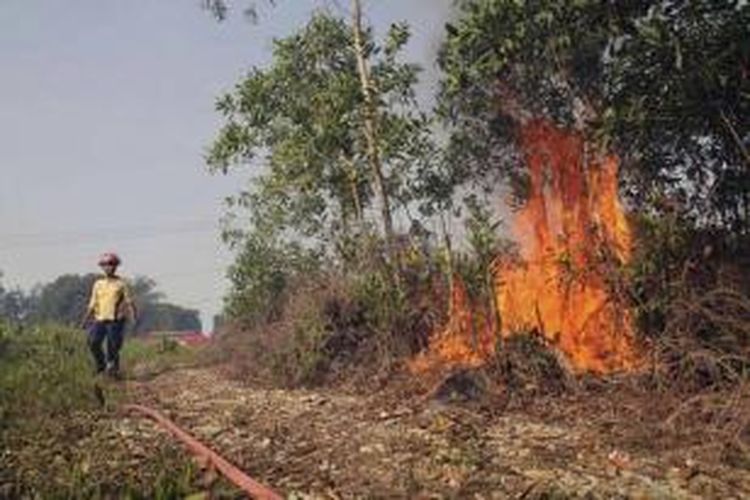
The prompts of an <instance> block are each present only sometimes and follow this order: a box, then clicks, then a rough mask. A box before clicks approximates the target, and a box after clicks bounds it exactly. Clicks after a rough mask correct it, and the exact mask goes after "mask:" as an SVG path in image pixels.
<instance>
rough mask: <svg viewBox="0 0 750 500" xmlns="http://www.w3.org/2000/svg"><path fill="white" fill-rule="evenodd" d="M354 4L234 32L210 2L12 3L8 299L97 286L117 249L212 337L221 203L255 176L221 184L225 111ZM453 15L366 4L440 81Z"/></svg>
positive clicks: (218, 293)
mask: <svg viewBox="0 0 750 500" xmlns="http://www.w3.org/2000/svg"><path fill="white" fill-rule="evenodd" d="M235 3H238V2H235ZM348 3H349V2H348V0H339V1H334V0H329V1H313V0H279V2H278V6H277V7H276V9H273V10H271V9H268V8H267V9H262V10H261V19H260V22H259V23H258V24H251V23H249V22H248V21H246V20H244V19H243V18H242V17H241V16H239V15H238V16H235V17H234V18H233V19H230V20H229V21H228V22H225V23H221V24H220V23H216V22H215V21H214V20H213V19H212V18H211V17H210V16H209V15H208V14H207V13H206V12H205V11H203V10H202V9H201V8H200V0H159V1H155V0H151V1H148V0H127V1H126V0H0V173H1V174H2V175H0V271H2V272H3V274H4V277H3V283H4V285H5V286H6V287H8V286H11V287H13V286H20V287H22V288H24V289H28V288H30V287H31V286H33V285H34V284H36V283H42V282H47V281H51V280H52V279H54V278H56V277H57V276H59V275H61V274H65V273H86V272H92V271H97V268H96V259H97V257H98V255H99V254H100V253H101V252H103V251H107V250H110V249H111V250H115V251H117V252H118V253H119V254H120V255H121V256H122V257H123V260H124V265H123V267H122V269H121V271H122V274H123V275H125V276H132V275H134V274H145V275H148V276H150V277H153V278H154V279H156V281H157V283H158V285H159V289H160V290H161V291H163V292H165V293H166V294H167V298H168V300H170V301H172V302H175V303H177V304H180V305H183V306H186V307H191V308H196V309H199V310H200V311H201V313H202V317H203V320H204V325H205V326H206V327H207V328H210V326H211V325H210V321H209V318H210V317H211V315H213V314H214V313H215V312H217V311H219V310H220V308H221V297H222V295H223V292H224V290H225V288H226V286H227V283H226V280H225V279H224V273H225V269H226V266H227V265H228V263H229V262H231V255H230V254H229V253H228V252H227V251H226V250H225V249H224V247H223V245H222V243H221V242H220V241H219V236H218V233H219V230H218V219H219V217H220V215H221V213H222V210H223V207H222V200H223V198H224V197H225V196H226V195H228V194H231V193H233V192H235V191H236V190H237V189H238V188H239V186H240V185H241V183H242V182H244V181H243V179H244V178H246V177H247V172H244V173H242V174H238V175H235V176H231V177H220V176H211V175H209V174H207V173H206V170H205V167H204V165H203V161H202V155H203V151H204V149H205V147H206V146H207V145H208V144H209V143H210V141H211V138H212V137H213V135H214V133H215V132H216V130H217V128H218V126H219V124H220V119H219V116H218V115H217V114H216V113H215V112H214V110H213V104H214V99H215V97H216V96H218V95H219V94H220V93H222V92H223V91H227V90H229V89H230V88H231V87H232V86H233V85H234V84H235V83H236V82H237V81H238V80H239V78H240V77H241V76H242V75H243V74H244V73H245V72H246V71H247V70H248V69H249V68H250V67H252V66H255V65H258V66H262V65H263V64H265V63H267V62H268V60H269V58H270V48H271V40H272V39H273V38H274V37H280V36H284V35H285V34H288V33H290V32H292V31H293V30H294V29H295V28H297V27H299V26H301V25H302V24H303V23H304V22H305V21H306V20H307V18H308V16H309V14H310V11H311V10H312V9H313V8H316V7H322V6H328V7H329V8H330V9H331V10H334V11H338V12H342V7H340V6H344V7H345V6H346V5H348ZM239 4H240V5H241V0H239ZM451 4H452V0H379V1H375V0H370V1H369V2H367V1H365V5H366V8H367V12H368V16H367V17H368V19H369V20H370V21H371V22H372V23H374V25H375V27H376V29H377V31H378V33H379V34H382V33H383V32H384V31H385V29H386V28H387V26H388V25H389V24H390V23H391V22H395V21H400V20H407V21H409V22H410V23H411V24H412V26H413V30H414V37H413V39H412V42H411V43H410V45H409V47H408V50H409V56H410V58H411V59H412V60H416V61H418V62H420V63H421V64H423V65H424V66H426V69H427V70H428V72H427V80H430V81H433V82H434V79H435V69H434V67H433V64H434V63H433V61H434V55H435V52H436V46H437V43H438V41H439V39H440V36H441V32H442V28H443V22H444V21H443V20H444V18H445V16H446V14H447V11H448V10H449V8H450V5H451ZM343 12H344V13H346V12H345V11H343ZM427 93H428V92H426V91H425V95H426V94H427Z"/></svg>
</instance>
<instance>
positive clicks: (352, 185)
mask: <svg viewBox="0 0 750 500" xmlns="http://www.w3.org/2000/svg"><path fill="white" fill-rule="evenodd" d="M341 161H342V162H343V163H344V164H345V165H346V177H347V179H348V180H349V189H350V190H351V195H352V203H353V204H354V219H355V221H356V222H358V223H359V222H362V217H363V214H362V201H361V200H360V197H359V187H358V186H357V169H356V167H355V166H354V161H353V160H352V159H351V158H348V157H346V156H344V155H341Z"/></svg>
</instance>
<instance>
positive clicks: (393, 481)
mask: <svg viewBox="0 0 750 500" xmlns="http://www.w3.org/2000/svg"><path fill="white" fill-rule="evenodd" d="M141 389H142V390H147V391H148V397H150V398H151V400H152V404H153V405H154V406H155V407H158V408H160V409H162V410H164V411H165V412H166V413H168V414H170V415H171V416H172V417H173V418H174V419H175V421H176V422H177V423H178V424H179V425H182V426H184V427H185V428H186V429H188V430H189V431H190V432H192V433H194V434H195V435H196V436H197V437H198V438H199V439H201V440H203V441H204V442H206V443H207V444H209V445H210V446H212V447H213V448H215V449H216V450H217V451H219V452H220V453H222V454H223V455H224V456H225V457H226V458H228V459H229V460H231V461H233V462H234V463H236V464H237V465H238V466H239V467H240V468H242V469H243V470H245V471H246V472H248V473H249V474H250V475H252V476H253V477H255V478H256V479H258V480H260V481H261V482H264V483H266V484H268V485H269V486H271V487H273V488H275V489H277V490H279V491H282V492H284V493H286V494H287V495H289V498H361V497H363V496H364V497H376V498H386V497H388V498H394V497H399V498H406V497H409V498H531V499H533V498H540V499H541V498H741V497H743V496H746V495H749V494H750V474H749V473H748V472H747V471H742V470H731V471H729V470H718V471H717V470H716V469H715V468H714V469H709V468H707V467H706V468H700V467H698V466H697V464H696V463H695V462H694V461H693V462H688V463H687V464H686V463H685V461H684V459H683V462H682V463H683V464H686V465H684V467H682V468H676V469H675V468H674V466H673V465H671V463H672V462H671V460H672V459H673V457H670V458H669V460H666V459H663V457H660V456H654V455H653V454H650V453H645V452H643V453H639V452H638V451H637V450H633V449H620V448H618V447H617V446H616V444H615V443H614V441H616V440H607V439H605V438H603V436H602V434H601V430H600V429H594V427H593V426H590V427H589V426H586V425H585V424H582V423H581V422H580V421H577V420H575V419H572V418H571V419H570V420H559V421H555V420H554V419H545V418H540V417H539V416H535V415H536V413H535V412H528V411H523V410H520V409H519V410H514V411H509V412H507V413H505V414H502V415H496V414H491V413H482V412H481V411H479V410H477V411H474V410H469V409H467V408H466V407H464V406H461V405H456V404H442V403H441V404H431V403H430V402H425V400H424V399H423V398H422V399H420V398H414V402H409V401H408V400H404V399H395V400H392V401H390V400H388V399H387V398H383V397H375V396H373V397H369V398H368V397H361V396H353V395H345V394H341V393H336V392H334V391H331V390H321V391H317V392H316V391H309V390H274V389H258V388H252V387H246V386H243V385H241V384H239V383H237V382H233V381H230V380H228V379H225V378H224V377H222V376H221V375H220V374H219V372H218V371H217V370H215V369H207V368H203V369H197V370H180V371H175V372H170V373H166V374H164V375H161V376H159V377H157V378H155V379H154V380H152V381H150V382H149V383H148V386H147V388H141ZM136 392H137V390H136ZM613 435H615V436H616V434H613ZM714 467H716V466H714Z"/></svg>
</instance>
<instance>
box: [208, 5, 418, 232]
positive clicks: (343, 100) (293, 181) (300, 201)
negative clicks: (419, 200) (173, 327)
mask: <svg viewBox="0 0 750 500" xmlns="http://www.w3.org/2000/svg"><path fill="white" fill-rule="evenodd" d="M408 37H409V32H408V29H407V27H406V26H404V25H394V26H392V28H391V30H390V31H389V33H388V36H387V37H386V39H385V41H384V42H383V43H382V44H377V43H375V41H374V40H373V37H372V33H371V31H370V30H364V29H363V28H362V27H361V25H358V28H357V29H356V30H352V28H351V27H350V26H348V25H347V23H346V22H345V21H344V20H343V19H339V18H336V17H333V16H331V15H329V14H326V13H322V12H319V13H316V14H315V15H314V16H313V18H312V19H311V20H310V22H309V23H308V24H307V25H306V26H305V27H304V28H303V29H302V30H300V32H298V33H297V34H295V35H292V36H290V37H287V38H284V39H281V40H277V41H276V42H275V44H274V52H273V63H272V64H271V66H270V67H268V68H266V69H258V68H255V69H253V70H252V71H251V73H250V75H249V76H248V77H247V78H246V79H245V80H244V81H243V82H242V83H240V84H239V85H238V86H237V88H236V90H235V92H233V93H231V94H228V95H226V96H224V97H222V98H221V99H219V101H218V103H217V108H218V110H219V111H220V112H221V113H222V114H223V115H224V117H225V119H226V124H225V125H224V127H223V128H222V129H221V131H220V132H219V135H218V137H217V139H216V140H215V141H214V143H213V145H212V147H211V148H210V150H209V153H208V157H207V161H208V164H209V166H210V168H211V169H212V170H213V171H221V172H226V171H227V170H228V169H229V168H231V167H233V166H236V165H240V164H247V163H251V162H252V161H253V160H255V159H257V156H262V164H263V166H264V167H265V168H264V170H263V172H262V173H261V174H260V175H259V176H257V177H256V178H255V179H254V180H253V182H252V185H251V187H250V189H248V190H247V191H245V192H243V193H241V194H240V195H239V196H237V197H235V198H234V199H232V200H231V202H230V203H231V204H232V205H233V206H239V207H245V208H251V210H252V211H253V212H254V213H253V214H251V217H252V219H253V221H252V222H253V223H254V224H255V225H264V226H267V225H269V224H276V225H277V226H279V227H282V228H287V229H292V230H293V231H295V232H296V233H297V234H298V235H301V236H305V237H307V238H311V237H314V238H318V239H324V238H326V237H330V235H331V234H333V233H336V232H337V231H339V232H341V231H343V232H347V231H348V229H349V228H350V227H351V226H352V225H353V224H355V225H360V226H361V223H362V221H363V220H364V219H365V218H366V214H367V209H368V208H369V207H370V206H371V204H372V201H373V196H374V195H376V196H378V197H380V205H381V208H382V210H381V220H382V224H383V227H384V228H385V233H386V236H387V237H389V236H392V231H393V229H392V225H393V223H392V208H391V202H390V199H391V198H392V197H400V199H401V200H403V202H405V203H406V202H408V196H407V195H406V193H407V191H408V190H407V189H406V182H407V179H408V177H409V171H410V170H411V169H412V168H413V166H414V165H415V164H416V163H417V161H419V160H418V156H419V154H420V153H421V151H422V148H423V144H424V141H425V139H426V135H425V131H426V130H427V127H428V126H429V121H428V120H427V119H426V118H425V116H424V115H422V114H421V113H419V112H418V110H417V108H416V104H415V99H414V90H413V86H414V84H415V83H416V81H417V74H418V71H419V68H418V67H417V66H416V65H413V64H406V63H402V62H400V61H399V60H398V58H397V55H398V53H399V51H400V49H401V48H402V47H403V45H404V44H405V43H406V42H407V40H408ZM355 39H356V40H358V41H355ZM363 63H364V64H365V65H366V69H365V71H366V75H365V78H364V79H363V77H362V73H361V66H362V64H363ZM365 82H367V84H365ZM376 116H377V118H376ZM389 233H390V234H389Z"/></svg>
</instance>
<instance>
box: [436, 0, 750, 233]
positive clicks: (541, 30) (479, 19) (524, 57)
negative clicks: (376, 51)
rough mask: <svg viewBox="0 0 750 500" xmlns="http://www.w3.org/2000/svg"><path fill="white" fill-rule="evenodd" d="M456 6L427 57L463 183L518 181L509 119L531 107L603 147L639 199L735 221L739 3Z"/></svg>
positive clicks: (744, 33) (710, 219) (741, 120)
mask: <svg viewBox="0 0 750 500" xmlns="http://www.w3.org/2000/svg"><path fill="white" fill-rule="evenodd" d="M460 11H461V16H460V19H459V20H458V21H457V22H456V23H454V24H452V25H450V26H448V36H447V39H446V42H445V45H444V47H443V50H442V52H441V56H440V63H441V66H442V67H443V69H444V71H445V78H444V80H443V82H442V91H441V112H442V114H443V115H444V116H445V117H446V118H447V119H448V120H449V122H450V123H451V124H452V126H453V127H454V129H453V134H452V140H451V146H450V148H449V151H450V152H451V154H452V157H453V158H454V160H455V162H456V163H457V164H458V165H459V171H460V172H461V173H462V176H461V179H462V180H466V179H478V178H484V177H489V179H490V181H491V182H494V181H495V177H493V176H494V175H497V174H499V175H501V176H504V177H506V178H510V179H511V181H515V180H522V175H519V174H522V172H521V170H520V169H519V168H518V167H519V164H520V163H519V162H518V161H517V159H516V156H517V155H516V152H515V150H514V147H513V145H514V135H513V128H514V125H515V123H514V120H509V119H508V117H509V116H512V117H514V118H515V119H516V121H517V120H518V118H519V117H520V118H522V117H523V114H524V113H530V114H533V115H536V116H543V117H547V118H550V119H553V120H555V121H556V122H557V123H559V124H561V125H564V126H569V127H574V128H576V129H578V130H579V131H581V132H582V133H584V134H586V135H587V136H588V137H589V139H590V142H592V143H597V144H596V145H598V146H602V145H606V144H608V143H611V144H613V145H614V146H615V147H616V148H617V151H618V152H619V153H620V154H621V156H622V157H623V159H624V160H625V161H624V167H625V168H624V172H625V180H626V182H627V185H626V187H627V193H628V194H629V195H630V196H631V198H632V199H634V200H635V201H637V202H638V203H639V206H641V207H644V208H650V209H651V210H654V211H657V212H658V211H659V210H660V205H659V203H661V202H663V200H664V197H670V198H676V199H677V202H678V203H682V204H683V205H685V206H686V211H687V212H690V213H691V216H692V218H693V220H694V221H695V223H696V224H704V225H705V224H717V225H719V226H721V227H730V226H731V227H735V228H744V229H742V230H743V231H746V230H747V229H746V228H747V224H748V208H747V207H748V191H749V188H750V182H749V177H748V171H749V169H748V168H747V167H748V163H747V159H748V156H747V150H748V144H749V143H750V122H749V121H748V118H747V117H748V113H747V111H748V95H750V89H749V85H750V79H749V77H748V67H750V66H749V64H748V53H749V52H750V49H749V46H750V45H749V44H750V41H749V40H750V28H748V26H750V22H749V21H750V6H748V5H747V3H746V2H741V1H727V2H712V1H710V0H705V1H695V2H669V1H661V2H659V1H657V2H654V1H637V0H636V1H632V2H599V1H596V0H577V1H574V2H555V1H552V0H542V1H537V2H519V1H515V0H464V1H462V2H460ZM517 185H519V186H523V183H522V182H519V183H517ZM652 201H657V202H658V203H650V204H649V202H652Z"/></svg>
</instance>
